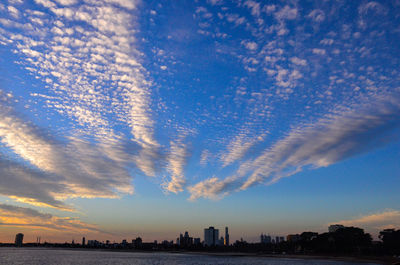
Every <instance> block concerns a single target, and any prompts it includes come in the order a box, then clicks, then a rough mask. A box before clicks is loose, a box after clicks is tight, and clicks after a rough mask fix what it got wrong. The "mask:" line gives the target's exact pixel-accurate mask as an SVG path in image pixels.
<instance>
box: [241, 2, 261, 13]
mask: <svg viewBox="0 0 400 265" xmlns="http://www.w3.org/2000/svg"><path fill="white" fill-rule="evenodd" d="M244 5H245V6H247V7H248V8H250V9H251V14H252V15H253V16H256V17H258V16H260V3H257V2H255V1H250V0H248V1H246V2H244Z"/></svg>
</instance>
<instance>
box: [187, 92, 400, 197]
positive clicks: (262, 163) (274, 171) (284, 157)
mask: <svg viewBox="0 0 400 265" xmlns="http://www.w3.org/2000/svg"><path fill="white" fill-rule="evenodd" d="M398 98H399V97H398V95H393V96H392V97H389V96H385V97H381V98H380V99H377V100H376V101H375V102H374V103H371V102H368V103H364V104H359V105H357V106H353V107H352V108H350V109H343V108H341V109H338V110H336V111H335V112H333V113H332V114H330V115H326V116H325V117H323V118H321V119H320V120H319V121H317V122H316V123H314V124H309V125H304V126H300V127H299V128H296V129H294V130H292V131H291V132H290V133H289V134H288V135H287V136H286V137H284V138H283V139H281V140H279V141H277V142H276V143H275V144H274V145H272V146H271V147H269V148H267V149H265V150H264V151H263V152H262V153H261V154H260V155H259V156H258V157H256V158H255V159H253V160H248V161H246V162H244V163H242V164H241V166H240V167H239V169H238V171H237V172H236V174H235V175H234V176H233V177H229V178H227V179H225V180H219V179H217V178H211V179H207V180H205V181H202V182H200V183H198V184H196V185H194V186H192V187H191V189H190V192H191V199H196V198H200V197H206V198H213V197H218V196H221V195H226V194H229V193H231V192H234V191H238V190H245V189H248V188H249V187H251V186H254V185H257V184H261V183H268V184H272V183H275V182H276V181H278V180H279V179H281V178H282V177H287V176H290V175H293V174H295V173H297V172H300V171H302V170H304V168H306V167H311V168H319V167H327V166H329V165H332V164H334V163H337V162H339V161H342V160H344V159H347V158H350V157H353V156H356V155H359V154H362V153H366V152H369V151H371V150H373V149H375V148H378V147H381V146H384V145H385V144H387V143H389V142H392V141H394V140H397V139H398V137H397V134H396V133H398V129H399V128H400V104H399V103H398ZM246 176H248V177H246Z"/></svg>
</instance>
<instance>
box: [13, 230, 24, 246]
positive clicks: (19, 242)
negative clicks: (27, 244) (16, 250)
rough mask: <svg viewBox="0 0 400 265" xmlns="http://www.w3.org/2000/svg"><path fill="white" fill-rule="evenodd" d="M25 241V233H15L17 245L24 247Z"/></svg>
mask: <svg viewBox="0 0 400 265" xmlns="http://www.w3.org/2000/svg"><path fill="white" fill-rule="evenodd" d="M23 241H24V234H22V233H18V234H16V235H15V246H17V247H22V243H23Z"/></svg>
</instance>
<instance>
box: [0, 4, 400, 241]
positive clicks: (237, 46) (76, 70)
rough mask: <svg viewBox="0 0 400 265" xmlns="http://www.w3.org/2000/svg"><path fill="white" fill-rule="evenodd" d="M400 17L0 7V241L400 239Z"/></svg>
mask: <svg viewBox="0 0 400 265" xmlns="http://www.w3.org/2000/svg"><path fill="white" fill-rule="evenodd" d="M399 9H400V3H399V2H398V1H395V0H393V1H264V2H257V1H250V0H249V1H234V2H230V1H225V0H209V1H164V2H159V1H136V0H104V1H94V0H84V1H78V0H34V1H20V0H9V1H5V2H3V3H1V4H0V54H1V56H0V73H1V74H0V113H1V115H0V165H1V166H0V213H1V215H0V216H2V217H0V224H1V225H0V231H1V232H2V234H3V235H2V236H1V237H0V241H12V236H13V234H15V233H16V232H18V231H24V232H25V233H26V234H27V238H28V239H32V240H34V239H35V238H36V236H38V235H41V236H42V237H44V238H48V240H55V241H57V240H61V241H64V240H68V239H69V238H79V237H80V236H82V235H86V236H87V237H92V238H99V239H113V240H120V239H121V238H125V237H132V238H133V237H135V236H137V235H141V236H142V237H143V238H144V239H145V240H153V239H158V240H161V239H174V238H176V236H177V235H178V233H180V232H184V231H183V230H188V231H190V232H192V233H193V234H194V235H195V236H202V229H203V228H204V227H207V226H209V225H215V226H217V227H220V228H223V227H224V226H225V225H227V226H229V227H230V228H231V231H232V232H231V233H232V238H234V239H237V238H240V237H243V238H245V239H248V240H250V241H253V240H256V239H257V237H258V235H259V234H260V233H262V232H263V233H270V234H272V235H286V234H288V233H295V232H301V231H304V230H314V231H325V230H326V228H327V226H328V225H329V224H330V223H337V222H341V223H343V224H346V225H356V226H360V227H363V228H365V229H366V230H367V231H368V232H371V233H373V234H376V233H377V231H379V230H380V229H382V228H385V227H399V225H400V209H399V208H398V205H396V202H398V201H399V200H400V197H399V195H398V192H397V189H398V187H399V184H400V178H399V176H400V175H399V172H400V168H399V163H398V159H399V157H400V141H399V128H400V103H399V102H400V100H399V99H400V94H399V93H400V75H399V70H398V69H399V61H400V57H399V56H398V54H400V46H399V45H398V42H399V41H400V27H399V25H400V17H399V14H400V12H399V11H400V10H399ZM10 238H11V239H10Z"/></svg>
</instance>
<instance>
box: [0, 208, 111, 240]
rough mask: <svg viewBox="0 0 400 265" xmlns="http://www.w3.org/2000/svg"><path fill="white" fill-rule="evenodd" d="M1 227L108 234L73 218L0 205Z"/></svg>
mask: <svg viewBox="0 0 400 265" xmlns="http://www.w3.org/2000/svg"><path fill="white" fill-rule="evenodd" d="M0 226H3V227H25V228H30V229H42V230H51V231H57V232H68V233H77V234H79V235H81V234H82V233H87V232H94V233H106V232H104V231H102V230H100V229H99V228H98V227H97V226H96V225H93V224H88V223H85V222H82V221H80V220H79V219H77V218H72V217H59V216H55V215H52V214H49V213H41V212H39V211H36V210H34V209H30V208H26V207H19V206H14V205H9V204H2V203H0Z"/></svg>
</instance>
